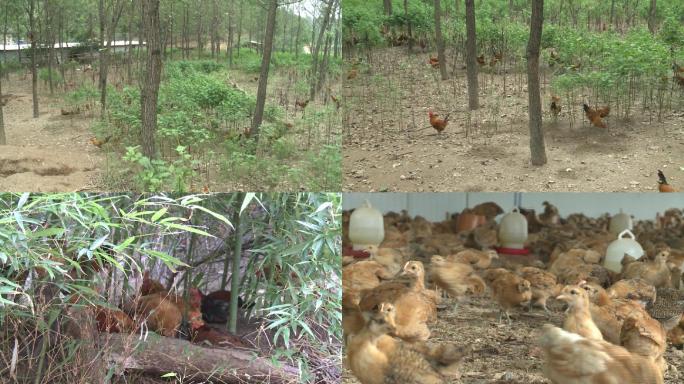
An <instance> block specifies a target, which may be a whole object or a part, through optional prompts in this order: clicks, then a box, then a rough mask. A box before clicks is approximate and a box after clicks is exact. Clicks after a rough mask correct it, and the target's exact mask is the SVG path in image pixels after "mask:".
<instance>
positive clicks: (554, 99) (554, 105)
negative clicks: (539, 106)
mask: <svg viewBox="0 0 684 384" xmlns="http://www.w3.org/2000/svg"><path fill="white" fill-rule="evenodd" d="M561 109H562V107H561V105H560V97H558V96H556V95H551V113H552V114H553V117H554V118H558V115H559V114H560V112H561Z"/></svg>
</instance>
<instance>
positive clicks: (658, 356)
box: [620, 313, 667, 373]
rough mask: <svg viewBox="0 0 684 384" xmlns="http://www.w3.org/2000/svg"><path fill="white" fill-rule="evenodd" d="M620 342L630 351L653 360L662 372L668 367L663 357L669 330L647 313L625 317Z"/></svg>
mask: <svg viewBox="0 0 684 384" xmlns="http://www.w3.org/2000/svg"><path fill="white" fill-rule="evenodd" d="M620 344H621V345H622V346H623V347H625V349H627V350H628V351H630V352H632V353H634V354H637V355H640V356H643V357H645V358H647V359H649V360H651V361H652V362H653V363H655V365H656V367H658V369H659V370H660V372H661V373H664V372H665V370H666V369H667V364H666V363H665V359H664V358H663V355H664V354H665V348H666V347H667V332H666V331H665V328H664V327H663V325H662V324H660V323H659V322H658V321H657V320H655V319H653V318H652V317H651V316H649V315H648V314H647V313H637V314H634V315H630V317H628V318H626V319H625V321H624V323H623V324H622V330H621V332H620Z"/></svg>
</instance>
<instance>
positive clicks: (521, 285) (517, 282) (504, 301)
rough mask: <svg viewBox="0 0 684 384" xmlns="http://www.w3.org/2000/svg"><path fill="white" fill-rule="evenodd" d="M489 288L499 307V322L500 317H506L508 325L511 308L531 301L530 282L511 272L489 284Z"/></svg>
mask: <svg viewBox="0 0 684 384" xmlns="http://www.w3.org/2000/svg"><path fill="white" fill-rule="evenodd" d="M491 288H492V294H493V295H494V299H495V300H496V301H497V303H499V305H500V306H501V311H500V313H499V322H501V319H502V315H506V319H507V320H508V322H509V323H510V321H511V316H510V315H509V313H508V312H509V311H510V310H511V309H513V307H515V306H517V305H522V304H526V303H529V301H530V300H532V289H531V286H530V282H529V281H527V280H525V279H523V278H522V277H520V276H518V275H516V274H514V273H511V272H508V273H506V274H501V275H500V276H499V277H498V278H497V279H495V280H494V281H493V282H492V283H491Z"/></svg>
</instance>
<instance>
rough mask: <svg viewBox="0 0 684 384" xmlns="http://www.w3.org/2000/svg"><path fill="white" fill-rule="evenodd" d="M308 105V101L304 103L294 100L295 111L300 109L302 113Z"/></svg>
mask: <svg viewBox="0 0 684 384" xmlns="http://www.w3.org/2000/svg"><path fill="white" fill-rule="evenodd" d="M307 105H309V100H308V99H306V100H304V101H302V100H299V99H296V100H295V109H297V108H300V109H301V110H302V111H304V110H305V109H306V106H307Z"/></svg>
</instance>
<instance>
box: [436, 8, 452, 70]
mask: <svg viewBox="0 0 684 384" xmlns="http://www.w3.org/2000/svg"><path fill="white" fill-rule="evenodd" d="M441 18H442V4H441V2H440V0H435V41H436V42H437V58H438V59H439V73H440V75H441V76H442V80H446V79H448V78H449V76H448V75H447V66H446V55H445V54H444V39H443V38H442V22H441Z"/></svg>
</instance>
